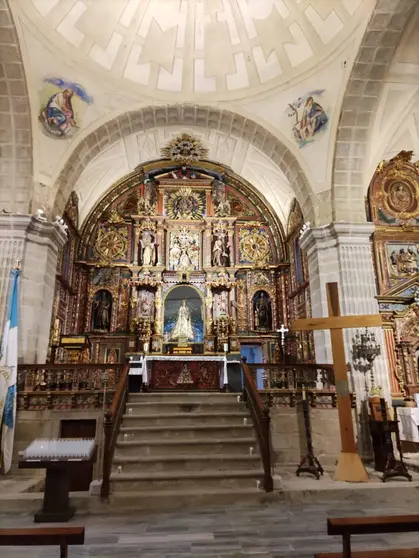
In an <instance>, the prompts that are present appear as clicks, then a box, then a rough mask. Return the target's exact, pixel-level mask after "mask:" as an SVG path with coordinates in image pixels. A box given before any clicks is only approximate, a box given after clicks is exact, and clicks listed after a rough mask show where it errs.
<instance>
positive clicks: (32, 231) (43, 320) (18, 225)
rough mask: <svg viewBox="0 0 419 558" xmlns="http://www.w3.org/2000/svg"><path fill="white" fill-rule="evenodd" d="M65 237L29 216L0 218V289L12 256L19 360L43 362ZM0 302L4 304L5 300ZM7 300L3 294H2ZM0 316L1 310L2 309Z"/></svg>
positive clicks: (6, 275) (5, 280) (7, 275)
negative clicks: (17, 270) (16, 274)
mask: <svg viewBox="0 0 419 558" xmlns="http://www.w3.org/2000/svg"><path fill="white" fill-rule="evenodd" d="M66 240H67V236H66V234H65V233H64V232H63V231H62V230H61V228H60V227H59V226H58V225H55V224H52V223H44V222H41V221H38V220H37V219H35V217H32V216H29V215H13V216H8V215H7V216H4V217H3V216H2V217H0V242H1V245H0V246H1V247H3V248H4V249H5V250H0V254H1V256H0V270H1V277H0V289H2V292H3V290H4V289H5V288H6V287H5V283H8V281H9V276H10V270H11V269H12V267H13V265H14V263H15V261H16V259H17V258H18V259H21V260H22V273H21V275H20V277H21V281H20V317H19V318H20V319H19V324H18V327H19V346H18V350H19V361H20V362H25V363H28V364H29V363H37V362H39V363H43V362H45V359H46V356H47V349H48V341H49V332H50V326H51V313H52V305H53V300H54V289H55V277H56V272H57V258H58V252H59V250H60V248H61V247H62V246H63V245H64V244H65V242H66ZM3 298H4V297H3V296H2V297H1V300H2V305H4V304H5V305H7V300H6V301H5V303H4V304H3ZM6 299H7V297H6ZM3 318H4V310H3Z"/></svg>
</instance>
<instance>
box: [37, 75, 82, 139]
mask: <svg viewBox="0 0 419 558" xmlns="http://www.w3.org/2000/svg"><path fill="white" fill-rule="evenodd" d="M44 82H45V87H44V90H43V92H42V99H41V112H40V115H39V121H40V123H41V126H42V129H43V131H44V132H45V134H46V135H48V136H50V137H55V138H66V137H71V136H72V135H73V134H74V130H75V129H77V128H79V124H80V123H79V116H80V114H79V113H80V109H82V108H83V105H85V104H91V103H92V102H93V99H92V97H90V95H88V94H87V93H86V91H85V90H84V88H83V87H82V86H81V85H79V84H77V83H74V82H71V81H66V80H63V79H61V78H48V79H45V80H44Z"/></svg>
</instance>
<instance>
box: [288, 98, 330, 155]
mask: <svg viewBox="0 0 419 558" xmlns="http://www.w3.org/2000/svg"><path fill="white" fill-rule="evenodd" d="M323 92H324V89H319V90H316V91H310V92H309V93H307V94H306V95H304V96H303V97H298V99H296V100H295V101H294V102H292V103H289V104H288V109H287V110H289V112H288V116H289V117H292V116H294V118H295V124H294V126H293V128H292V131H293V133H294V137H295V139H296V141H297V143H298V144H299V146H300V147H303V146H304V145H306V144H307V143H309V142H311V141H313V138H314V136H315V135H316V134H317V133H318V132H320V130H322V129H324V128H325V127H326V124H327V122H328V120H329V119H328V117H327V115H326V112H325V111H324V109H323V107H322V106H321V105H320V103H318V102H317V101H315V97H317V96H320V95H321V94H322V93H323Z"/></svg>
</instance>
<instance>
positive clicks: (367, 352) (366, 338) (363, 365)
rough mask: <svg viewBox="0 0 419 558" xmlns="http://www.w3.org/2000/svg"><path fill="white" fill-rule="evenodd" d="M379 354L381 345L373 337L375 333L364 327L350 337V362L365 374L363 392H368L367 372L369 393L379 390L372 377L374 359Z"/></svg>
mask: <svg viewBox="0 0 419 558" xmlns="http://www.w3.org/2000/svg"><path fill="white" fill-rule="evenodd" d="M380 354H381V347H380V345H379V344H378V343H377V340H376V339H375V333H373V332H372V331H369V330H368V328H365V331H364V333H360V332H359V330H357V332H356V334H355V337H354V338H353V339H352V362H353V365H354V368H356V369H357V370H359V371H360V372H362V373H363V374H364V375H365V392H366V394H368V383H367V374H368V372H369V374H370V383H371V388H370V394H371V395H373V394H375V393H377V392H379V389H380V388H376V387H375V379H374V372H373V366H374V360H375V359H376V358H377V357H378V356H379V355H380Z"/></svg>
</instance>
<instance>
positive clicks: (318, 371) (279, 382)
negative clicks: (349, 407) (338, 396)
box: [247, 363, 335, 390]
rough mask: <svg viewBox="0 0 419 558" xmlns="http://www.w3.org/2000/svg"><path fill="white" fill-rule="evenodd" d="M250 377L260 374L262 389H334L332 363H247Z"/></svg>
mask: <svg viewBox="0 0 419 558" xmlns="http://www.w3.org/2000/svg"><path fill="white" fill-rule="evenodd" d="M247 367H248V369H249V370H250V372H251V374H252V377H253V378H256V376H257V373H258V371H260V372H261V374H262V379H263V389H286V390H297V389H301V387H302V386H303V385H304V387H305V388H306V389H316V388H318V389H322V390H334V386H335V376H334V372H333V365H332V364H315V363H314V364H310V363H308V364H275V363H269V364H264V363H263V364H247Z"/></svg>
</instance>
